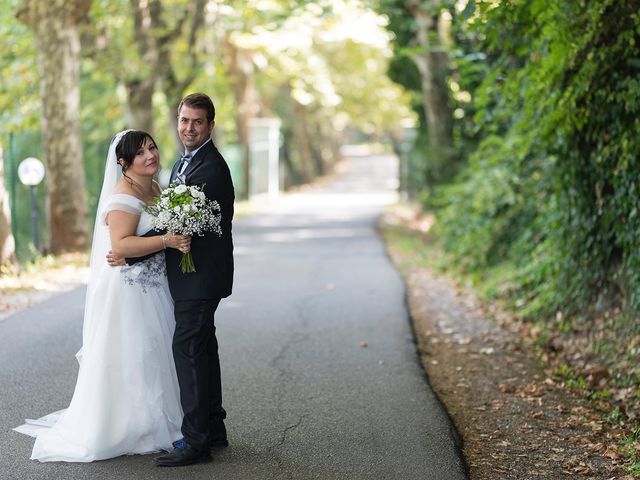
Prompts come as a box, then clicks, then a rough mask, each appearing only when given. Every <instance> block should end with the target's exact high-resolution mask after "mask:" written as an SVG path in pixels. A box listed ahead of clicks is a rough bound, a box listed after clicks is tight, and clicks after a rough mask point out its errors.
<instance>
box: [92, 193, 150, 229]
mask: <svg viewBox="0 0 640 480" xmlns="http://www.w3.org/2000/svg"><path fill="white" fill-rule="evenodd" d="M113 210H118V211H121V212H125V213H131V214H133V215H140V214H141V213H142V202H141V201H140V200H139V199H137V198H136V197H134V196H132V195H127V194H125V193H114V194H113V195H111V196H110V197H109V198H108V199H107V202H106V203H105V205H104V207H103V208H102V211H101V212H100V221H102V223H104V224H106V221H107V214H108V213H109V212H111V211H113Z"/></svg>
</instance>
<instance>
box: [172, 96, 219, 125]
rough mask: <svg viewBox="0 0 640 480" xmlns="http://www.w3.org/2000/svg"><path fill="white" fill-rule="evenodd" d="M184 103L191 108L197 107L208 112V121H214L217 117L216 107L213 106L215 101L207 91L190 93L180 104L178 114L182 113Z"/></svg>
mask: <svg viewBox="0 0 640 480" xmlns="http://www.w3.org/2000/svg"><path fill="white" fill-rule="evenodd" d="M182 105H186V106H187V107H189V108H197V109H199V110H204V111H205V112H207V121H208V122H209V123H211V122H213V121H214V120H215V118H216V108H215V107H214V106H213V102H212V101H211V98H209V95H207V94H206V93H200V92H198V93H190V94H189V95H187V96H186V97H184V98H183V99H182V101H181V102H180V105H178V115H180V109H181V108H182Z"/></svg>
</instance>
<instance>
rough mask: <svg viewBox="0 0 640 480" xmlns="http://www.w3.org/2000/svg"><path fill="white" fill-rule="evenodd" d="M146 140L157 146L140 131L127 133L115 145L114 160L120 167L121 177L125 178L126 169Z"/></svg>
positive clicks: (150, 137) (147, 135) (146, 134)
mask: <svg viewBox="0 0 640 480" xmlns="http://www.w3.org/2000/svg"><path fill="white" fill-rule="evenodd" d="M147 138H148V139H149V140H151V141H152V142H153V144H154V145H156V146H157V145H158V144H157V143H156V141H155V140H154V139H153V137H152V136H151V135H150V134H148V133H147V132H143V131H142V130H130V131H128V132H127V133H125V134H124V135H123V136H122V138H121V139H120V142H119V143H118V145H116V159H117V161H118V163H120V165H121V166H122V175H124V176H125V177H126V176H127V173H126V172H127V169H128V168H129V167H130V166H131V164H132V163H133V159H134V158H135V157H136V154H137V153H138V150H140V148H141V147H142V145H143V144H144V141H145V140H146V139H147Z"/></svg>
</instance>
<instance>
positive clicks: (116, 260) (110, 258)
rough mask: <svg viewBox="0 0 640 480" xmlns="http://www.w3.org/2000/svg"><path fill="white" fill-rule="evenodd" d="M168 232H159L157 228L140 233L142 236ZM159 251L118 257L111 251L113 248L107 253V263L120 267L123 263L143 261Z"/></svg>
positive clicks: (129, 263) (132, 263)
mask: <svg viewBox="0 0 640 480" xmlns="http://www.w3.org/2000/svg"><path fill="white" fill-rule="evenodd" d="M165 233H166V232H159V231H157V230H149V231H148V232H147V233H145V234H143V235H140V236H141V237H156V236H158V235H164V234H165ZM156 253H157V252H153V253H149V254H147V255H143V256H141V257H127V258H124V257H117V256H115V255H113V253H111V250H109V253H108V254H107V263H108V264H109V265H111V266H112V267H119V266H122V265H135V264H136V263H139V262H142V261H143V260H146V259H147V258H151V257H152V256H153V255H155V254H156Z"/></svg>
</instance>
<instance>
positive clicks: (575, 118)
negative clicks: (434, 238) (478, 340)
mask: <svg viewBox="0 0 640 480" xmlns="http://www.w3.org/2000/svg"><path fill="white" fill-rule="evenodd" d="M475 4H476V5H475V8H474V11H473V13H471V12H470V11H469V10H470V9H466V10H465V11H464V12H462V13H460V14H459V16H458V17H457V19H456V21H457V24H456V25H457V30H456V38H457V40H458V48H459V50H458V52H457V53H456V56H455V59H456V64H457V70H456V73H455V76H454V80H455V81H456V83H457V85H458V89H459V90H463V91H470V92H471V93H472V97H473V104H472V105H470V106H469V107H464V106H463V107H461V108H464V109H465V116H464V117H463V118H468V116H467V115H466V114H467V113H470V114H472V117H473V125H472V124H469V123H466V124H464V125H462V124H459V130H458V144H457V147H458V148H462V149H466V152H470V153H468V167H467V168H466V169H465V170H464V171H463V172H462V173H461V174H460V175H459V176H458V177H457V179H456V181H455V182H454V183H453V184H451V185H448V186H446V187H443V188H441V189H440V190H439V192H438V196H437V205H438V206H439V207H440V208H441V211H440V214H439V219H440V229H441V234H442V235H443V237H444V238H445V239H446V240H445V241H446V246H447V248H448V249H450V250H451V251H452V252H454V253H455V254H456V256H457V258H458V259H459V261H460V262H461V263H462V264H463V265H464V266H465V267H466V268H468V269H469V270H479V271H482V270H486V269H491V268H493V267H495V266H496V265H499V264H500V263H501V262H509V263H510V264H512V265H514V266H515V267H516V269H517V270H516V272H517V273H516V276H515V280H516V285H517V288H514V289H512V290H511V294H512V295H513V296H514V301H515V300H519V303H520V305H522V306H523V308H522V312H523V313H524V314H527V315H540V314H549V313H553V312H555V311H557V310H562V311H565V312H567V311H572V310H573V311H575V310H578V309H585V308H589V307H590V306H592V305H595V306H596V307H598V308H608V307H611V306H613V305H620V304H621V305H624V306H627V307H629V308H631V309H633V310H637V309H638V308H639V307H640V248H638V247H640V237H639V236H640V215H638V210H637V202H638V188H639V187H640V185H639V184H638V177H639V174H640V164H639V163H638V152H640V120H639V116H638V113H639V112H640V81H639V80H638V74H639V73H640V60H639V57H640V47H639V43H638V42H639V39H640V13H639V12H640V9H639V8H638V7H639V6H640V5H638V2H636V1H630V2H616V1H612V0H591V1H589V2H587V1H571V2H569V1H562V2H555V1H551V0H536V1H533V2H531V1H510V2H502V3H500V4H495V3H494V2H475ZM469 39H473V40H474V42H470V41H469ZM482 74H484V79H483V80H482V82H478V80H479V78H480V76H481V75H482Z"/></svg>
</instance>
